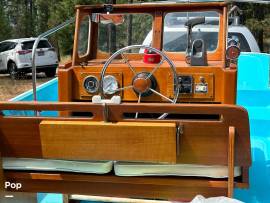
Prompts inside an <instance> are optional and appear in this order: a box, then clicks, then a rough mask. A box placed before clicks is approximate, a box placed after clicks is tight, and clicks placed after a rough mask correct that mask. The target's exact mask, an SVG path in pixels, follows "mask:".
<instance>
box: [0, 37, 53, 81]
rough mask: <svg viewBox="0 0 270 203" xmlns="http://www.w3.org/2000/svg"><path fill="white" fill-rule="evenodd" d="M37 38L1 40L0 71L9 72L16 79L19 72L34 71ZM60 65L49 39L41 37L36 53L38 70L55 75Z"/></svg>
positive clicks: (49, 75) (48, 75)
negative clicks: (33, 58) (32, 62)
mask: <svg viewBox="0 0 270 203" xmlns="http://www.w3.org/2000/svg"><path fill="white" fill-rule="evenodd" d="M35 39H36V38H22V39H12V40H5V41H3V42H0V72H8V73H9V74H10V76H11V78H13V79H15V78H16V77H17V76H18V74H19V73H27V72H31V71H32V65H31V61H32V48H33V45H34V42H35ZM57 66H58V58H57V54H56V52H55V49H54V48H53V47H52V45H51V44H50V43H49V42H48V40H47V39H45V38H44V39H41V41H40V42H39V45H38V48H37V53H36V67H37V72H45V74H46V76H47V77H53V76H54V75H55V73H56V68H57Z"/></svg>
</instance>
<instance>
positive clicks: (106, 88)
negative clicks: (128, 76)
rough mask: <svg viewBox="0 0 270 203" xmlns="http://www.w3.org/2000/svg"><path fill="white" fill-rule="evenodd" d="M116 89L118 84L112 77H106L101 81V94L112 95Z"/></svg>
mask: <svg viewBox="0 0 270 203" xmlns="http://www.w3.org/2000/svg"><path fill="white" fill-rule="evenodd" d="M117 89H118V83H117V80H116V78H115V77H114V76H112V75H107V76H105V77H104V79H103V92H104V94H114V93H115V92H116V90H117Z"/></svg>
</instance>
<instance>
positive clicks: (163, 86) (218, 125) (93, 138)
mask: <svg viewBox="0 0 270 203" xmlns="http://www.w3.org/2000/svg"><path fill="white" fill-rule="evenodd" d="M76 10H77V14H76V28H75V36H74V47H73V58H72V61H70V62H68V63H66V64H63V65H60V67H59V72H58V76H59V102H52V103H44V102H15V103H14V102H2V103H0V112H1V111H2V112H5V110H16V111H18V110H28V111H36V112H40V111H57V112H58V115H59V116H58V117H42V116H28V117H26V116H19V117H18V116H5V115H0V152H1V156H2V157H4V159H6V158H18V159H20V158H32V159H42V160H44V161H45V160H48V159H49V160H55V159H56V160H73V161H84V162H87V161H99V160H103V161H107V160H110V161H127V162H133V163H134V162H135V163H137V162H145V163H152V164H153V163H154V164H170V165H181V164H184V165H189V166H193V165H198V166H222V167H223V169H225V170H226V171H227V172H225V173H226V175H225V176H222V177H218V178H217V177H212V176H200V175H199V176H198V175H197V176H194V175H184V176H181V175H172V174H169V175H163V176H161V175H159V176H154V175H150V176H121V175H117V174H116V168H114V169H115V170H112V171H111V172H109V173H107V174H89V173H85V172H84V173H83V172H78V171H77V172H74V171H73V172H72V171H64V170H62V171H61V170H58V169H57V170H56V169H55V170H50V171H48V170H47V171H46V169H42V170H38V169H37V170H34V169H33V168H28V169H27V167H26V168H24V169H23V170H21V169H18V170H16V169H14V168H13V169H12V170H11V169H6V168H3V169H2V168H1V167H2V166H1V165H0V172H1V173H0V174H3V175H1V176H0V177H1V181H2V180H3V181H10V182H19V183H21V184H22V188H21V189H20V191H21V192H53V193H64V194H84V195H104V196H120V197H134V198H153V199H170V200H184V201H187V200H190V199H192V198H193V197H194V196H196V195H197V194H201V195H204V196H206V197H209V196H219V195H220V196H222V195H227V196H229V197H232V196H233V189H234V187H238V188H246V187H248V185H249V175H248V170H249V167H250V165H251V155H250V137H249V120H248V114H247V112H246V110H245V109H243V108H242V107H238V106H236V105H235V98H236V75H237V69H236V67H235V65H234V64H232V63H228V57H227V58H226V56H225V53H226V41H227V39H226V36H227V35H226V32H227V4H226V3H222V2H218V3H217V2H215V3H179V4H134V5H110V6H108V5H96V6H77V7H76ZM205 11H210V12H216V14H217V16H218V17H217V18H218V22H219V27H218V30H219V31H218V34H217V42H216V47H215V49H214V50H212V51H207V52H208V53H207V52H206V53H207V57H206V56H205V57H204V58H203V57H201V59H200V58H197V59H196V61H195V62H194V61H192V60H193V59H192V57H195V58H196V57H200V54H202V55H203V54H204V53H205V52H204V51H203V50H201V52H200V53H197V52H199V51H198V50H199V49H198V46H197V45H196V43H204V41H203V40H202V41H200V40H199V41H198V42H196V43H195V39H193V40H194V41H192V42H193V45H192V47H191V48H190V49H191V51H190V52H189V51H187V53H183V52H181V51H179V52H177V51H168V50H167V51H166V50H165V48H164V47H163V45H164V43H163V40H165V38H164V35H165V31H166V29H168V28H165V26H164V24H165V21H166V15H168V14H169V13H173V12H205ZM123 13H124V14H131V13H136V14H138V15H139V14H148V15H150V16H151V17H152V19H153V20H152V31H151V32H152V36H151V38H152V41H151V46H149V45H135V46H127V47H124V48H120V50H118V51H116V52H115V53H110V52H106V51H104V50H101V49H99V44H98V41H99V35H100V32H99V28H100V26H101V25H99V22H101V21H102V20H104V21H106V23H108V21H110V22H111V23H112V22H113V23H116V22H117V23H121V22H122V21H123V19H122V14H123ZM85 18H86V19H87V21H85V20H84V19H85ZM118 18H119V19H120V20H119V19H118ZM85 22H88V23H89V25H88V26H90V27H88V40H87V41H88V42H87V43H86V42H85V41H84V45H85V43H86V46H85V47H87V49H86V51H85V53H83V54H82V53H81V48H80V46H81V45H80V43H81V37H82V34H81V33H80V30H82V27H83V26H84V25H85ZM117 23H116V24H117ZM189 23H195V22H189ZM101 27H102V26H101ZM100 29H101V28H100ZM201 29H202V30H203V28H201ZM188 37H189V36H188ZM89 39H90V40H89ZM111 39H112V38H111ZM190 46H191V45H190ZM199 48H200V46H199ZM134 49H137V52H134ZM187 50H188V49H187ZM195 52H196V53H195ZM151 54H152V55H151ZM189 54H190V55H191V56H190V57H189ZM192 54H194V55H192ZM153 55H154V56H153ZM149 58H150V59H149ZM206 58H207V59H206ZM159 59H160V60H159ZM147 60H150V61H147ZM151 60H157V62H155V63H152V62H151ZM201 60H204V61H201ZM205 60H207V61H205ZM201 62H203V63H206V64H207V65H205V64H204V65H196V64H200V63H201ZM229 62H230V61H229ZM194 64H195V65H194ZM96 95H100V96H101V98H102V99H103V100H102V101H100V102H97V103H95V102H94V103H91V101H92V99H93V100H94V98H95V97H94V96H96ZM113 96H119V97H117V98H118V99H119V98H120V99H121V103H120V102H119V103H118V104H115V103H114V104H113V103H107V102H105V100H107V101H108V100H109V99H111V98H112V97H113ZM104 99H105V100H104ZM1 156H0V158H1ZM114 167H116V165H114ZM236 169H238V172H239V174H237V175H236V173H235V171H236ZM8 190H12V189H8ZM13 191H14V190H13Z"/></svg>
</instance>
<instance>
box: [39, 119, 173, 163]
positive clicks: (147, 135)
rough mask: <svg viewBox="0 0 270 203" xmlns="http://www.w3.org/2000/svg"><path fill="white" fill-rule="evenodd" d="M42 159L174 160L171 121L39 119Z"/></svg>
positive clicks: (170, 161)
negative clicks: (108, 121) (106, 121)
mask: <svg viewBox="0 0 270 203" xmlns="http://www.w3.org/2000/svg"><path fill="white" fill-rule="evenodd" d="M40 137H41V145H42V154H43V157H45V158H56V159H74V160H123V161H131V160H132V161H151V162H169V163H176V132H175V124H174V123H142V122H141V123H137V122H132V123H131V122H119V123H104V122H88V121H42V122H41V124H40Z"/></svg>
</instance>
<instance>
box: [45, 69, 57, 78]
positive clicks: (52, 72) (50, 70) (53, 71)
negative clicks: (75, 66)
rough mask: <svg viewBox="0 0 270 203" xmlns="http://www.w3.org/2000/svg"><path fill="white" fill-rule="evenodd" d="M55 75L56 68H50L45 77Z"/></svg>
mask: <svg viewBox="0 0 270 203" xmlns="http://www.w3.org/2000/svg"><path fill="white" fill-rule="evenodd" d="M55 74H56V68H50V69H48V70H46V71H45V75H46V76H47V77H54V76H55Z"/></svg>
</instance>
